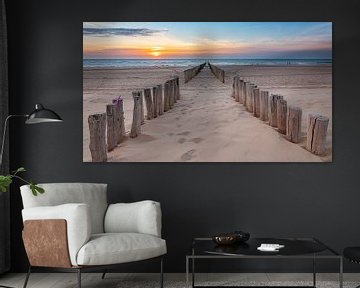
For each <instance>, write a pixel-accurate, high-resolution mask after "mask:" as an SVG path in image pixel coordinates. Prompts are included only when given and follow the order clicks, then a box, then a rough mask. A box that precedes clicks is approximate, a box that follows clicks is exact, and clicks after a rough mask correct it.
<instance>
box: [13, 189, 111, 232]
mask: <svg viewBox="0 0 360 288" xmlns="http://www.w3.org/2000/svg"><path fill="white" fill-rule="evenodd" d="M39 186H40V187H42V188H44V189H45V193H44V194H41V195H38V196H37V197H34V196H33V195H32V193H31V190H30V187H29V185H24V186H21V187H20V190H21V197H22V200H23V205H24V208H25V209H27V208H32V207H41V206H58V205H62V204H68V203H84V204H87V205H89V209H90V217H91V226H92V227H91V228H92V233H93V234H97V233H104V217H105V212H106V209H107V206H108V204H107V196H106V190H107V189H106V188H107V185H106V184H96V183H47V184H39Z"/></svg>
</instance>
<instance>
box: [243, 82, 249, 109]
mask: <svg viewBox="0 0 360 288" xmlns="http://www.w3.org/2000/svg"><path fill="white" fill-rule="evenodd" d="M249 85H250V83H249V82H246V81H244V85H243V98H244V103H243V105H244V107H245V108H246V107H247V97H248V96H247V94H248V90H249Z"/></svg>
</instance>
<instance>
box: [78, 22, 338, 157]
mask: <svg viewBox="0 0 360 288" xmlns="http://www.w3.org/2000/svg"><path fill="white" fill-rule="evenodd" d="M332 109H333V107H332V23H331V22H83V162H320V163H321V162H332V158H333V155H332V150H333V149H332V146H333V144H332V143H333V141H332V137H333V135H332V126H333V119H332Z"/></svg>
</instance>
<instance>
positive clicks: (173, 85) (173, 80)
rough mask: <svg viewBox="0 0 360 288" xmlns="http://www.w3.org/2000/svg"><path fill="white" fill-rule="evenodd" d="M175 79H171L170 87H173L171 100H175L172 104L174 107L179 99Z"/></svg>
mask: <svg viewBox="0 0 360 288" xmlns="http://www.w3.org/2000/svg"><path fill="white" fill-rule="evenodd" d="M175 85H176V84H175V78H174V79H171V80H170V87H171V96H172V97H171V98H172V99H173V100H172V103H173V106H174V104H175V103H176V102H177V99H176V87H175Z"/></svg>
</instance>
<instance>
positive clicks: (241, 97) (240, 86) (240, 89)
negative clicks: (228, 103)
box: [238, 79, 244, 104]
mask: <svg viewBox="0 0 360 288" xmlns="http://www.w3.org/2000/svg"><path fill="white" fill-rule="evenodd" d="M243 87H244V80H241V79H239V81H238V93H239V103H240V104H244V93H243V92H244V88H243Z"/></svg>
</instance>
